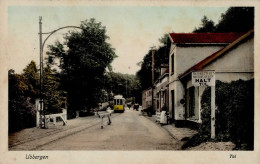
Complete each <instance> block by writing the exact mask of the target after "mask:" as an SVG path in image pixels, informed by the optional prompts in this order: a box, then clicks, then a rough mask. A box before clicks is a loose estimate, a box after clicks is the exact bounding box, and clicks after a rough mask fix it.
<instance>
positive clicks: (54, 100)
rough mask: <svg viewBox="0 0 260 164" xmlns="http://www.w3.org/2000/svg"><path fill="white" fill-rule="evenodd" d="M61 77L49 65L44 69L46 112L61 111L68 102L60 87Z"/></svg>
mask: <svg viewBox="0 0 260 164" xmlns="http://www.w3.org/2000/svg"><path fill="white" fill-rule="evenodd" d="M59 80H60V79H59V78H58V77H57V75H56V74H53V71H52V70H51V67H50V66H49V65H47V66H46V67H45V68H44V71H43V81H44V87H43V88H44V107H45V114H53V113H61V112H62V111H61V110H62V108H63V107H64V104H65V103H66V97H65V96H66V95H64V91H62V90H61V88H60V82H59Z"/></svg>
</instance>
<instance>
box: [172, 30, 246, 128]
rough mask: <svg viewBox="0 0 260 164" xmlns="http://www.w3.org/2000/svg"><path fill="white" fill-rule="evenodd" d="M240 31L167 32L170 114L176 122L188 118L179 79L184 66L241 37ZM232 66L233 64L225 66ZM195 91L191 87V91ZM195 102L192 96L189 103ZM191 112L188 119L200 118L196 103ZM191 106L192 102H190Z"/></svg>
mask: <svg viewBox="0 0 260 164" xmlns="http://www.w3.org/2000/svg"><path fill="white" fill-rule="evenodd" d="M242 35H243V33H170V34H169V40H170V41H169V42H168V44H170V45H168V46H170V53H169V115H170V118H171V119H172V121H173V122H175V125H176V126H182V125H183V124H184V123H185V121H186V120H187V119H186V118H187V115H186V114H187V113H186V106H185V100H186V99H185V95H186V88H187V86H186V85H187V83H186V82H183V81H181V80H180V76H182V75H183V74H184V73H185V72H186V71H187V70H189V69H190V68H191V67H193V66H194V65H196V64H197V63H199V62H201V61H202V60H204V59H205V58H207V57H209V56H210V55H212V54H214V53H216V52H219V51H220V50H222V49H223V48H224V47H226V46H228V45H229V44H230V43H232V42H234V41H235V40H237V39H238V38H239V37H241V36H242ZM228 69H229V70H231V69H233V68H232V67H230V68H228ZM193 92H194V93H198V91H197V89H194V90H193V89H191V90H190V93H193ZM195 102H196V103H198V100H197V99H195V100H194V102H192V101H191V103H192V104H194V103H195ZM195 106H196V108H197V110H196V111H194V113H192V114H191V115H190V119H191V118H193V120H196V121H197V122H199V120H200V118H199V117H200V116H199V115H200V114H199V112H198V110H199V105H198V104H195ZM190 107H191V108H194V106H190Z"/></svg>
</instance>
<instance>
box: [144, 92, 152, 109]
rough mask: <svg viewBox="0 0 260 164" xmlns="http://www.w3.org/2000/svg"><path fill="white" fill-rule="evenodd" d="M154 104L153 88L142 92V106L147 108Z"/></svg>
mask: <svg viewBox="0 0 260 164" xmlns="http://www.w3.org/2000/svg"><path fill="white" fill-rule="evenodd" d="M151 106H152V88H148V89H146V90H144V91H143V92H142V108H143V109H147V108H149V107H151Z"/></svg>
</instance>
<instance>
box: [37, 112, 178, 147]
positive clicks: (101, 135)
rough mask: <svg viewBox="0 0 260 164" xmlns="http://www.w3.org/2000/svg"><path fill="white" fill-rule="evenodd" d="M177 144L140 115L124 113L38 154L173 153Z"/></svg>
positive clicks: (164, 131)
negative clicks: (64, 152)
mask: <svg viewBox="0 0 260 164" xmlns="http://www.w3.org/2000/svg"><path fill="white" fill-rule="evenodd" d="M179 142H180V141H177V140H175V139H174V138H172V137H171V136H170V135H169V134H168V132H167V131H166V130H165V129H163V128H162V127H160V125H159V124H155V123H154V122H152V121H151V120H149V119H147V118H145V117H144V116H141V115H140V112H137V111H133V110H128V109H127V110H126V111H125V112H124V113H122V114H119V115H118V116H116V117H114V118H113V119H112V124H111V125H105V127H104V129H101V128H100V124H98V125H95V126H92V127H90V128H87V129H84V130H83V131H81V132H78V133H76V134H73V135H70V136H67V137H64V138H62V139H59V140H56V141H54V142H51V143H49V144H45V145H43V146H41V147H38V148H37V149H38V150H177V149H179V148H180V146H181V144H180V143H179Z"/></svg>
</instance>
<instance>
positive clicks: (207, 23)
mask: <svg viewBox="0 0 260 164" xmlns="http://www.w3.org/2000/svg"><path fill="white" fill-rule="evenodd" d="M213 31H215V24H214V22H213V21H212V20H209V19H208V18H207V17H206V16H204V17H203V18H202V20H201V26H200V27H199V28H195V29H194V31H193V32H195V33H199V32H213Z"/></svg>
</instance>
